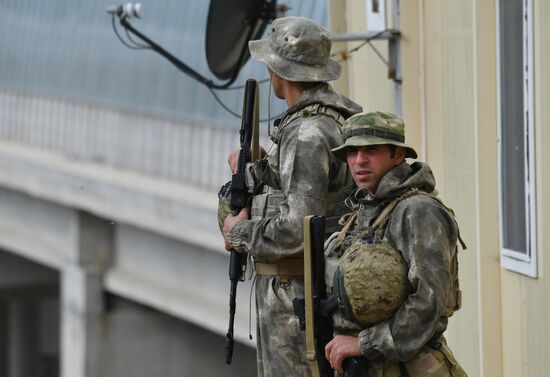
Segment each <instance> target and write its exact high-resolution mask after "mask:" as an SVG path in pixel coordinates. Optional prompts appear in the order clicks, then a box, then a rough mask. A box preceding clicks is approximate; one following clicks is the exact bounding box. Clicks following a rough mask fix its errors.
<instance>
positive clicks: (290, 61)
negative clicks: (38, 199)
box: [222, 17, 361, 377]
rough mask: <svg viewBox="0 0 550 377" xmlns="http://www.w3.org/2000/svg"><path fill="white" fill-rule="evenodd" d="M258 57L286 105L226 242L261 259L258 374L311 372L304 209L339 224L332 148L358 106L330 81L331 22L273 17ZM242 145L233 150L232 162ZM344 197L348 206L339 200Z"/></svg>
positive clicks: (339, 179)
mask: <svg viewBox="0 0 550 377" xmlns="http://www.w3.org/2000/svg"><path fill="white" fill-rule="evenodd" d="M249 48H250V54H251V56H252V58H254V59H256V60H259V61H262V62H264V63H265V64H266V65H267V67H268V69H269V72H270V75H271V80H272V84H273V91H274V93H275V94H276V95H277V96H278V97H279V98H283V99H284V100H285V101H286V103H287V105H288V110H287V111H286V113H285V114H284V115H283V117H282V118H280V119H279V120H276V122H275V124H276V127H275V130H274V133H273V135H271V138H272V140H273V142H274V143H275V147H274V148H271V149H270V152H269V153H268V154H267V155H266V156H265V157H264V158H262V159H261V160H259V161H256V162H255V163H251V164H249V165H248V167H247V185H248V187H249V190H250V191H251V192H252V193H253V194H254V196H253V200H252V206H251V210H250V219H249V216H248V215H249V213H248V211H247V210H243V211H241V213H240V214H239V215H238V216H232V215H229V216H227V217H226V218H225V220H224V221H223V228H222V233H223V234H224V238H225V242H226V248H227V249H230V248H233V249H235V250H237V251H240V252H244V253H248V254H249V255H251V256H252V257H253V259H254V266H255V271H256V273H257V278H256V307H257V345H258V347H257V356H258V376H259V377H272V376H273V377H276V376H281V377H287V376H310V375H311V371H310V369H309V366H308V363H307V360H306V358H305V354H306V347H305V335H304V332H302V331H300V327H299V323H298V318H297V317H296V316H295V314H294V310H293V307H292V300H293V298H294V297H303V294H304V284H303V271H304V266H303V219H304V217H305V216H307V215H313V214H318V215H327V222H328V224H329V229H332V230H331V232H332V231H334V230H336V229H337V227H338V223H337V220H338V218H339V215H338V213H336V212H332V209H331V208H332V204H334V203H336V202H340V203H341V202H342V201H343V199H344V197H345V196H344V195H341V199H337V197H338V190H339V189H340V188H341V187H343V186H344V185H345V183H347V182H346V181H345V177H346V174H345V169H346V168H345V164H343V163H342V161H340V160H338V159H337V158H335V157H334V156H333V155H332V153H331V149H332V148H336V147H337V146H338V145H340V144H341V143H342V137H341V127H342V125H343V124H344V121H345V119H347V118H348V117H350V116H351V115H353V114H355V113H357V112H359V111H361V107H360V106H359V105H357V104H355V103H354V102H352V101H351V100H349V99H348V98H346V97H344V96H342V95H340V94H338V93H336V92H335V91H334V90H333V89H332V88H331V87H330V86H329V85H328V84H327V81H330V80H335V79H336V78H338V76H339V75H340V70H341V68H340V65H339V64H338V63H337V62H336V61H334V60H332V59H331V58H330V49H331V41H330V38H329V35H328V33H327V31H326V30H325V29H323V28H322V27H321V26H320V25H319V24H317V23H316V22H314V21H312V20H309V19H307V18H303V17H285V18H279V19H276V20H274V21H273V23H272V25H271V28H270V29H269V33H268V35H267V38H265V39H262V40H259V41H251V42H250V43H249ZM237 156H238V154H237V152H234V153H232V154H231V155H230V157H229V162H230V166H231V167H232V169H234V168H235V166H236V160H237ZM341 207H343V206H341Z"/></svg>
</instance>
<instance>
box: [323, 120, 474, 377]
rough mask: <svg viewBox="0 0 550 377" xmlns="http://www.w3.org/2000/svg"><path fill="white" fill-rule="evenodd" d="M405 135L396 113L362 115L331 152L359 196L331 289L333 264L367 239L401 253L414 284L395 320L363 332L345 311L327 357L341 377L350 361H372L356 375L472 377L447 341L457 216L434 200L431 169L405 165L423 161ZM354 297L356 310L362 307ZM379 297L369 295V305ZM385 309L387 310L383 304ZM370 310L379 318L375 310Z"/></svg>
mask: <svg viewBox="0 0 550 377" xmlns="http://www.w3.org/2000/svg"><path fill="white" fill-rule="evenodd" d="M404 134H405V133H404V124H403V121H402V120H401V119H400V118H398V117H397V116H395V115H393V114H389V113H383V112H374V113H361V114H357V115H354V116H353V117H351V118H349V119H348V120H347V122H346V125H345V126H344V134H343V138H344V140H345V142H344V144H343V145H342V146H340V147H338V148H336V149H333V153H334V154H335V156H337V157H338V158H340V159H342V160H344V161H347V163H348V166H349V169H350V171H351V173H352V176H353V178H354V181H355V182H356V185H357V191H356V192H355V193H354V194H353V195H351V196H350V197H349V198H348V199H347V203H348V206H349V207H350V209H352V211H353V214H352V215H351V216H349V218H348V219H347V224H346V226H345V227H344V229H343V230H342V232H341V234H340V235H339V237H338V238H334V240H333V241H332V242H327V248H326V250H325V253H326V254H327V255H328V258H327V275H328V276H327V284H328V285H330V286H333V285H334V286H335V287H336V286H338V284H337V283H338V279H335V280H334V279H333V276H334V275H332V276H330V275H331V272H330V271H329V269H330V265H331V263H329V262H330V260H331V258H338V257H339V256H340V255H342V254H343V252H344V250H346V249H347V248H348V247H349V246H350V245H351V244H354V243H355V242H359V245H360V243H361V242H366V241H365V240H366V239H367V238H369V239H370V240H369V243H372V242H374V243H376V242H378V243H379V244H380V245H387V246H389V247H391V248H392V249H393V250H394V251H395V252H398V253H399V254H400V255H401V257H402V259H403V262H404V266H405V270H404V271H403V272H401V273H402V274H405V276H406V278H407V279H408V287H407V288H406V289H407V290H408V293H406V294H405V295H404V296H403V297H402V298H401V301H400V302H401V304H399V305H398V306H397V309H394V313H393V315H391V316H390V317H389V318H386V319H383V320H380V321H378V322H376V323H371V324H369V325H367V326H365V325H360V324H358V322H357V319H356V318H350V317H349V315H348V316H345V315H343V314H342V310H341V311H339V312H338V313H337V314H336V315H335V316H334V321H335V337H334V339H333V340H332V341H331V342H330V343H329V344H328V345H327V346H326V348H325V351H326V352H325V354H326V356H327V359H328V360H329V361H330V363H331V365H332V367H333V368H334V369H335V370H337V371H338V372H339V373H340V375H341V376H346V375H347V374H346V373H345V372H344V370H343V368H342V362H343V361H344V360H345V359H347V358H348V357H352V356H364V358H366V361H367V362H366V363H365V365H364V366H363V367H361V370H362V371H363V372H362V373H360V374H354V376H359V375H361V376H365V377H366V376H384V377H393V376H410V377H421V376H422V377H443V376H461V377H463V376H466V373H465V372H464V370H463V369H462V368H461V366H460V365H459V364H458V363H457V361H456V359H455V358H454V357H453V355H452V353H451V351H450V350H449V348H448V347H447V345H446V342H445V338H444V337H443V332H444V331H445V329H446V328H447V323H448V318H449V317H450V316H451V315H452V314H453V312H454V311H455V310H457V309H458V308H459V305H460V290H459V287H458V262H457V250H458V247H457V242H459V241H460V242H461V243H462V240H461V239H460V236H459V232H458V226H457V224H456V222H455V219H454V216H453V213H452V211H451V210H450V209H449V208H447V207H446V206H445V205H443V203H442V202H441V201H440V200H439V199H438V198H437V197H436V195H437V194H436V193H435V180H434V176H433V174H432V171H431V169H430V168H429V166H428V165H426V164H425V163H421V162H414V163H413V164H410V165H409V164H408V163H406V162H405V158H416V157H417V154H416V152H415V151H414V149H412V148H411V147H409V146H407V145H406V144H405V143H404V142H405V137H404ZM358 240H359V241H358ZM356 245H357V244H356ZM462 246H463V247H465V246H464V245H463V243H462ZM342 259H344V258H342ZM340 263H341V261H340ZM346 268H347V270H348V271H349V267H346ZM396 271H398V270H396ZM369 278H370V277H369V276H364V280H367V279H369ZM386 278H388V279H389V278H392V277H390V276H388V277H386ZM378 279H379V280H382V281H378V282H375V283H376V284H379V285H381V286H384V284H385V283H384V280H385V278H382V279H380V278H378ZM348 289H350V290H352V289H353V287H348ZM348 293H350V292H348ZM353 293H354V297H355V298H354V299H355V300H356V302H355V304H354V305H356V306H361V305H360V303H359V304H358V303H357V302H360V300H357V297H356V294H357V292H353ZM373 293H374V292H372V291H370V292H369V291H364V292H363V295H364V297H365V302H367V301H368V300H367V298H369V297H368V296H369V295H372V294H373ZM397 293H399V292H397ZM343 296H344V295H343ZM350 296H351V294H350ZM339 298H340V301H342V300H345V299H346V298H347V297H339ZM388 299H392V297H390V296H388ZM370 302H372V301H370ZM379 305H380V307H381V309H386V308H385V306H386V302H385V301H384V300H380V304H379ZM358 309H361V310H363V311H364V310H365V309H369V308H365V307H363V308H358ZM370 309H371V314H372V313H374V314H376V313H375V312H376V307H373V308H370Z"/></svg>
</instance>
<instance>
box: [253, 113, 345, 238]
mask: <svg viewBox="0 0 550 377" xmlns="http://www.w3.org/2000/svg"><path fill="white" fill-rule="evenodd" d="M317 115H323V116H328V117H330V118H332V119H334V121H336V123H337V124H338V128H339V129H340V131H341V130H342V126H343V125H344V122H345V120H346V118H345V117H344V116H343V115H342V114H340V113H339V112H338V111H336V110H335V109H333V108H331V107H328V106H324V105H322V104H319V103H316V104H312V105H309V106H306V107H304V108H303V109H302V110H300V111H297V112H295V113H293V114H291V115H289V116H287V117H285V118H283V119H282V120H281V122H280V124H279V125H278V126H277V128H276V131H275V134H274V136H273V141H274V142H275V143H277V144H278V145H280V144H281V143H282V142H283V138H284V129H285V127H286V126H288V125H289V124H290V123H292V122H293V121H294V120H296V119H298V118H306V117H312V116H317ZM274 153H276V155H277V158H276V160H277V174H278V173H279V172H278V167H279V162H280V158H279V156H278V154H279V148H277V149H276V150H275V152H274ZM343 169H344V171H346V174H342V178H341V179H340V182H338V183H337V184H336V185H333V186H334V187H329V194H328V198H327V213H326V234H331V233H333V232H335V231H337V230H339V229H340V228H341V226H340V225H339V224H338V220H339V219H340V217H341V216H342V215H344V214H345V213H346V212H349V210H348V209H347V207H346V206H345V204H344V200H345V198H346V197H348V196H349V195H350V194H351V193H352V192H353V190H354V187H353V185H351V183H352V180H351V176H350V175H349V173H347V169H345V168H343ZM263 183H264V185H263V188H262V191H261V193H260V194H258V195H255V196H254V199H253V202H252V208H251V218H252V219H258V218H272V217H273V216H275V215H277V214H278V213H279V205H280V204H281V202H282V201H283V200H284V194H283V192H282V191H281V190H280V189H279V188H276V187H273V185H269V184H268V182H263Z"/></svg>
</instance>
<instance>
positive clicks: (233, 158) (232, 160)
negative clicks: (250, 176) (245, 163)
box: [227, 149, 241, 174]
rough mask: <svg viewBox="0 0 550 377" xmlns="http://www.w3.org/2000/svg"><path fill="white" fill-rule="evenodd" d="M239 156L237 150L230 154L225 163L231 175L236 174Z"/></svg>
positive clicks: (238, 150) (239, 152)
mask: <svg viewBox="0 0 550 377" xmlns="http://www.w3.org/2000/svg"><path fill="white" fill-rule="evenodd" d="M240 154H241V150H240V149H237V150H236V151H233V152H231V154H230V155H229V157H228V158H227V163H228V164H229V168H230V169H231V173H233V174H235V173H236V172H237V168H238V165H239V155H240Z"/></svg>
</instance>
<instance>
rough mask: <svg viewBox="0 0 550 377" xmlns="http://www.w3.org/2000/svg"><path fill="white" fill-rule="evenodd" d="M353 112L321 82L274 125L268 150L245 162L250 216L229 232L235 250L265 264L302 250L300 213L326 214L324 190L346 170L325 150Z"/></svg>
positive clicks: (345, 100) (355, 109)
mask: <svg viewBox="0 0 550 377" xmlns="http://www.w3.org/2000/svg"><path fill="white" fill-rule="evenodd" d="M359 111H361V107H360V106H358V105H357V104H355V103H354V102H352V101H351V100H349V99H348V98H346V97H343V96H341V95H340V94H338V93H336V92H334V91H333V90H332V89H331V87H330V86H329V85H328V84H326V83H320V84H319V85H315V86H313V87H311V88H308V89H306V90H305V91H304V92H303V93H302V95H301V97H300V98H299V99H298V101H297V103H296V104H294V105H293V106H292V107H290V108H289V109H288V110H287V112H286V113H285V115H284V116H283V117H282V119H281V121H280V123H279V124H278V126H277V127H276V129H275V132H274V135H273V136H272V139H273V141H274V143H275V145H274V148H272V150H271V151H270V152H269V153H268V154H267V156H266V157H265V158H263V159H261V160H258V161H256V162H255V163H252V164H249V166H248V172H247V185H248V186H249V189H250V191H251V192H252V193H253V194H254V197H253V201H252V213H251V215H252V216H251V217H252V218H251V220H243V221H239V222H237V223H236V225H235V227H234V228H233V229H232V231H231V232H230V233H229V235H228V239H229V240H230V241H231V243H232V244H233V247H234V248H235V249H236V250H238V251H244V252H247V253H249V254H250V255H252V256H254V257H255V258H256V259H257V260H261V261H265V262H271V261H274V260H278V259H282V258H287V257H299V256H301V255H302V254H303V244H302V243H303V219H304V217H305V216H307V215H313V214H317V215H323V214H325V213H326V209H327V198H328V194H329V192H330V191H336V190H338V189H339V188H340V186H341V185H342V183H343V180H344V179H343V177H344V176H345V174H346V169H345V165H344V164H343V163H341V162H340V161H339V160H337V159H336V158H335V157H333V156H332V154H331V151H330V150H331V149H332V148H335V147H337V146H338V145H340V144H341V143H342V137H341V130H340V128H341V124H343V122H344V120H345V118H347V117H349V116H351V115H353V114H355V113H357V112H359Z"/></svg>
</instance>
